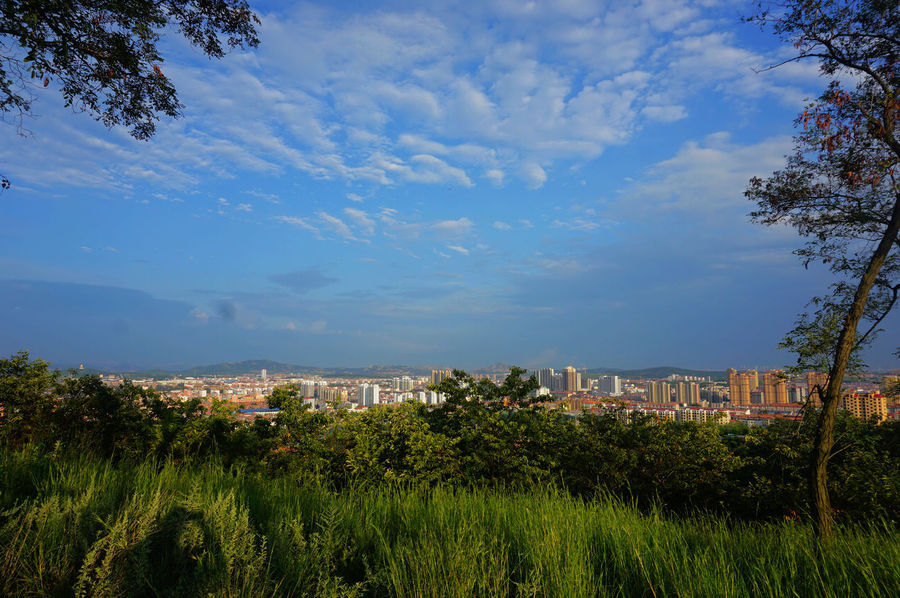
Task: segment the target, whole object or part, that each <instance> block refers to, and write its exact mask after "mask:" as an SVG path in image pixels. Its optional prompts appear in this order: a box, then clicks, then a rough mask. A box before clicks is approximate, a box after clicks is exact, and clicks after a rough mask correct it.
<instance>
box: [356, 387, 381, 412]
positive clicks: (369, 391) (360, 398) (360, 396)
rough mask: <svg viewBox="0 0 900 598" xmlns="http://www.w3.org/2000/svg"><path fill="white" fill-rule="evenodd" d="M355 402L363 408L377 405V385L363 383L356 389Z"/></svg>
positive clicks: (378, 389)
mask: <svg viewBox="0 0 900 598" xmlns="http://www.w3.org/2000/svg"><path fill="white" fill-rule="evenodd" d="M356 391H357V398H356V402H357V403H358V404H359V405H361V406H363V407H372V406H374V405H377V404H378V403H379V399H378V394H379V391H380V388H379V387H378V385H377V384H367V383H363V384H360V385H359V386H357V387H356Z"/></svg>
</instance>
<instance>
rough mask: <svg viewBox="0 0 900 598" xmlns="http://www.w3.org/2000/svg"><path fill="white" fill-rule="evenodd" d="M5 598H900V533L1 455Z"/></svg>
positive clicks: (611, 504)
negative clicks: (818, 529) (822, 530)
mask: <svg viewBox="0 0 900 598" xmlns="http://www.w3.org/2000/svg"><path fill="white" fill-rule="evenodd" d="M0 594H2V595H7V596H72V595H78V596H172V595H178V596H204V595H216V596H267V595H286V596H417V597H418V596H460V597H462V596H467V597H468V596H504V597H511V596H552V597H557V596H561V597H564V596H657V597H662V596H741V597H743V596H836V597H837V596H840V597H843V596H900V533H898V532H897V531H896V530H895V529H893V528H889V527H886V526H881V527H879V526H877V525H872V526H870V527H867V528H862V527H854V528H845V529H840V530H839V531H838V533H837V537H836V538H835V540H834V542H833V544H832V545H830V546H829V547H828V548H827V549H820V548H817V545H816V544H815V543H814V541H813V539H812V536H811V531H810V529H809V528H808V527H807V526H806V525H803V524H799V523H796V522H793V521H786V522H784V523H780V524H746V523H735V522H731V521H728V520H727V519H723V518H716V517H712V516H697V517H694V518H688V519H669V518H667V517H665V516H664V515H663V514H662V513H660V512H652V513H649V514H646V513H640V512H638V511H637V510H635V509H633V508H631V507H629V506H627V505H624V504H622V503H621V502H618V501H615V500H612V499H598V500H596V501H591V502H585V501H581V500H579V499H577V498H573V497H571V496H570V495H568V494H565V493H559V492H556V491H554V490H551V489H547V490H544V491H535V492H530V493H514V494H504V493H501V492H497V491H486V490H485V491H452V490H445V489H436V490H418V489H402V488H391V489H388V488H386V489H367V490H361V489H360V490H353V489H350V490H345V491H342V492H339V493H334V492H330V491H328V490H326V489H324V488H321V487H317V486H315V485H311V484H310V483H309V482H304V483H301V482H298V481H295V480H292V479H289V478H269V477H264V476H260V475H256V474H253V475H250V474H246V475H245V474H243V473H242V472H241V471H239V470H229V469H226V468H223V467H222V466H221V465H219V464H216V463H209V464H206V465H203V466H193V467H190V468H188V467H179V466H175V465H173V464H153V463H143V464H138V465H134V466H124V465H123V466H118V467H113V466H111V465H109V464H108V463H106V462H103V461H98V460H94V459H91V458H88V457H84V458H81V459H63V460H60V461H55V460H53V459H52V458H51V457H41V456H36V455H32V454H30V453H28V452H20V453H5V454H3V455H2V458H0Z"/></svg>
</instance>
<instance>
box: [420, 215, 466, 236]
mask: <svg viewBox="0 0 900 598" xmlns="http://www.w3.org/2000/svg"><path fill="white" fill-rule="evenodd" d="M472 226H473V223H472V221H471V220H469V219H468V218H465V217H463V218H457V219H456V220H442V221H440V222H436V223H434V224H432V225H431V226H430V227H429V228H430V229H431V230H432V231H434V232H435V233H437V234H438V235H439V236H443V237H462V236H464V235H466V234H468V233H469V231H471V230H472Z"/></svg>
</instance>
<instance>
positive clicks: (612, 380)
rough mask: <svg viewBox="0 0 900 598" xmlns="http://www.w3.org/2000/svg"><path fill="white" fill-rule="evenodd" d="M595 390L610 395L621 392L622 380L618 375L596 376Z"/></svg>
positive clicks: (617, 394) (613, 395)
mask: <svg viewBox="0 0 900 598" xmlns="http://www.w3.org/2000/svg"><path fill="white" fill-rule="evenodd" d="M597 391H598V392H599V393H600V394H603V395H608V396H610V397H617V396H619V395H621V394H622V380H621V378H619V377H618V376H600V377H599V378H597Z"/></svg>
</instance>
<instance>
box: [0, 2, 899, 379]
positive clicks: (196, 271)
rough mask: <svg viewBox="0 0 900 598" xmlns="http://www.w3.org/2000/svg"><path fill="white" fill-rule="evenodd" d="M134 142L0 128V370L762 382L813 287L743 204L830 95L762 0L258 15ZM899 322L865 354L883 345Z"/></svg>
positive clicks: (95, 128)
mask: <svg viewBox="0 0 900 598" xmlns="http://www.w3.org/2000/svg"><path fill="white" fill-rule="evenodd" d="M251 5H252V6H253V8H254V9H255V10H256V11H257V14H258V15H259V17H260V20H261V25H260V26H259V28H258V29H259V31H258V32H259V37H260V40H261V43H260V45H259V47H258V48H256V49H253V50H243V51H241V50H239V51H234V52H232V53H230V54H228V55H227V56H226V57H225V58H223V59H222V60H209V59H208V58H206V57H205V56H204V55H202V53H201V52H200V51H198V50H196V49H194V48H192V47H190V46H189V45H188V44H187V43H186V42H185V41H184V40H183V39H181V38H180V37H179V36H178V35H177V33H176V32H174V31H173V32H170V33H169V34H168V35H166V37H165V38H164V40H163V43H162V45H161V48H162V54H163V56H164V58H165V61H164V62H162V63H161V64H160V66H161V68H162V69H163V71H164V72H165V74H166V75H167V76H168V77H169V78H170V79H171V80H172V81H173V83H174V85H175V87H176V88H177V90H178V92H179V98H180V100H181V102H182V103H183V104H184V110H183V112H184V114H183V117H182V118H179V119H176V120H166V119H162V120H160V122H159V124H158V128H157V133H156V135H155V137H154V138H153V139H151V140H150V141H146V142H142V141H136V140H134V139H132V138H131V137H130V136H129V135H128V132H127V131H126V130H124V129H119V128H114V129H112V130H107V129H106V128H105V127H104V126H103V125H102V123H99V122H95V121H94V120H93V119H92V118H91V117H90V115H88V114H84V113H77V112H74V111H73V110H72V109H71V108H65V107H64V106H63V101H62V98H61V96H60V95H59V94H58V93H56V91H55V90H54V87H53V85H50V86H49V87H48V88H47V89H40V90H38V98H39V99H38V101H37V103H36V104H35V105H34V107H33V112H34V116H33V117H32V118H29V119H27V120H26V121H25V123H24V126H25V127H26V128H27V129H28V134H27V135H26V136H24V137H22V136H20V135H18V134H17V131H16V128H15V127H14V126H12V125H11V124H8V123H0V172H3V173H4V174H5V175H6V176H7V177H8V178H9V179H10V180H11V181H12V184H13V187H12V189H11V190H9V191H6V192H3V193H2V194H0V355H4V356H5V355H10V354H12V353H14V352H16V351H21V350H28V351H29V352H30V353H31V355H32V356H33V357H41V358H43V359H47V360H49V361H52V362H53V363H55V364H59V365H60V366H61V367H67V366H69V365H73V364H78V363H84V364H85V365H86V366H94V367H104V368H111V367H183V366H189V365H197V364H205V363H214V362H218V361H239V360H244V359H262V358H268V359H274V360H278V361H283V362H288V363H293V364H301V365H312V366H338V365H342V366H365V365H371V364H407V365H425V364H433V365H442V366H452V367H461V368H474V367H480V366H484V365H487V364H490V363H495V362H505V363H511V364H517V365H521V366H524V367H541V366H551V367H561V366H563V365H570V364H571V365H574V366H576V367H616V368H632V367H646V366H655V365H664V364H665V365H676V366H682V367H691V368H699V369H724V368H727V367H738V368H742V367H761V368H764V367H776V366H783V365H786V364H788V363H791V362H792V361H793V357H792V356H791V355H789V354H787V353H785V352H782V351H779V350H777V349H776V345H777V344H778V342H779V341H780V340H781V338H782V337H783V336H784V334H785V333H786V332H787V331H788V330H790V328H791V327H792V325H793V322H794V320H795V318H796V316H797V314H798V313H799V312H800V311H802V310H803V308H804V305H805V304H806V302H807V301H808V300H809V298H810V297H812V296H813V295H816V294H821V293H823V292H824V291H825V290H826V289H827V286H828V283H829V282H830V281H831V278H830V276H829V274H828V273H827V271H825V270H823V269H817V268H816V267H810V269H808V270H807V269H805V268H804V267H803V265H802V264H801V263H800V261H799V260H798V259H797V258H796V257H795V256H793V255H792V254H791V252H792V251H793V250H794V249H796V248H797V247H799V245H800V240H799V239H798V237H797V236H796V235H795V233H794V232H793V231H792V230H790V229H788V228H784V227H769V228H767V227H762V226H759V225H756V224H753V223H751V222H750V221H749V217H748V213H749V212H750V210H751V209H752V208H753V206H752V205H751V204H750V202H748V201H747V200H746V199H745V198H744V196H743V191H744V189H745V187H746V185H747V181H748V180H749V178H750V177H752V176H766V175H768V174H770V173H771V172H772V171H774V170H777V169H778V168H780V167H781V166H782V165H783V164H784V156H785V154H787V153H789V152H790V151H791V147H792V141H791V136H792V134H793V132H794V130H793V125H792V123H793V119H794V117H795V116H796V114H798V113H799V112H800V111H802V109H803V106H804V105H805V103H806V102H807V99H808V98H812V97H815V96H816V95H817V94H818V93H819V92H820V91H821V90H822V89H823V88H824V86H825V83H826V82H825V80H823V79H821V78H820V77H819V74H818V70H817V67H816V64H815V63H812V62H806V63H801V62H795V63H789V64H787V65H785V66H782V67H779V68H776V69H772V70H768V71H763V72H760V69H761V68H762V67H765V66H768V65H771V64H774V63H777V62H779V61H781V60H783V59H785V58H787V57H790V56H791V55H792V54H791V52H792V50H793V48H792V47H791V46H790V45H786V44H784V43H783V42H781V41H779V40H778V39H776V38H775V37H773V35H772V34H771V32H769V31H760V29H759V28H758V27H756V26H753V25H748V24H745V23H742V22H741V17H742V16H744V15H747V14H749V13H750V12H752V10H753V7H752V3H750V2H731V1H728V0H721V1H718V0H698V1H694V0H645V1H639V2H629V1H610V2H588V1H584V0H565V1H561V0H557V1H554V2H538V1H529V2H525V1H520V0H516V1H512V0H489V1H482V2H477V3H476V2H469V3H463V4H460V3H456V2H431V3H405V2H385V3H376V2H371V3H368V2H367V3H356V2H328V3H298V4H293V5H291V4H289V3H287V2H251ZM897 323H898V318H897V317H892V320H891V321H888V322H887V323H886V324H887V329H888V332H887V333H885V334H884V335H882V338H881V340H880V341H879V342H878V343H876V345H875V346H874V348H873V349H872V350H871V351H870V352H869V354H868V363H869V364H870V365H871V366H873V367H880V368H888V367H898V365H900V364H898V361H897V359H896V358H894V357H892V356H891V350H892V348H893V346H895V345H896V342H894V343H893V345H892V343H891V342H890V338H888V337H890V335H891V333H892V332H891V331H894V332H893V333H894V334H896V332H895V331H896V330H897Z"/></svg>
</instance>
